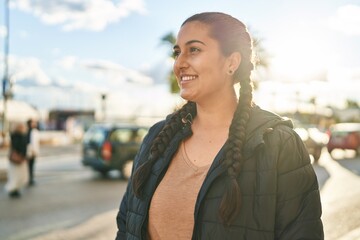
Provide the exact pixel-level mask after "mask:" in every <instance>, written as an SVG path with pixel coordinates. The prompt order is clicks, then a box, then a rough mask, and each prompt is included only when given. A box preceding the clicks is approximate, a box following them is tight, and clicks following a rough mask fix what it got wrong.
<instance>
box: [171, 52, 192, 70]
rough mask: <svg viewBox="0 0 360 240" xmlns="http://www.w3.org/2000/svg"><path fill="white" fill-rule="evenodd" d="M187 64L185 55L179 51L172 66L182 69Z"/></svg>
mask: <svg viewBox="0 0 360 240" xmlns="http://www.w3.org/2000/svg"><path fill="white" fill-rule="evenodd" d="M188 66H189V64H188V61H187V57H186V55H185V54H183V53H180V54H179V55H178V56H177V57H176V59H175V63H174V67H175V68H178V69H182V68H186V67H188Z"/></svg>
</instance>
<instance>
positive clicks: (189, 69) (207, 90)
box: [174, 21, 234, 103]
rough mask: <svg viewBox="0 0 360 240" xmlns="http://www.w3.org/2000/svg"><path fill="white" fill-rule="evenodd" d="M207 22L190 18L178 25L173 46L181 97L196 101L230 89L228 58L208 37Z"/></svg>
mask: <svg viewBox="0 0 360 240" xmlns="http://www.w3.org/2000/svg"><path fill="white" fill-rule="evenodd" d="M209 31H210V28H209V26H208V25H206V24H203V23H200V22H197V21H194V22H188V23H186V24H185V25H184V26H183V27H181V29H180V31H179V33H178V36H177V42H176V44H175V46H174V56H175V63H174V73H175V75H176V78H177V81H178V84H179V86H180V95H181V97H182V98H184V99H186V100H189V101H194V102H197V103H199V102H200V101H204V100H205V101H207V100H210V99H211V98H212V99H216V98H220V99H221V97H224V94H230V92H229V91H232V92H233V91H234V90H233V82H232V79H231V76H230V75H229V74H228V72H229V60H228V59H227V58H226V57H225V56H223V54H222V52H221V50H220V45H219V43H218V42H217V41H216V40H215V39H213V38H211V37H210V36H209Z"/></svg>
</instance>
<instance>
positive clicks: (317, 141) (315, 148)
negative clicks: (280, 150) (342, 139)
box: [294, 124, 329, 162]
mask: <svg viewBox="0 0 360 240" xmlns="http://www.w3.org/2000/svg"><path fill="white" fill-rule="evenodd" d="M295 126H296V127H295V128H294V130H295V132H297V134H298V135H299V136H300V138H301V140H302V141H303V142H304V144H305V146H306V149H307V150H308V152H309V154H310V155H312V156H313V158H314V162H317V161H318V160H319V159H320V156H321V151H322V149H323V148H324V147H325V146H326V144H327V143H328V141H329V137H328V135H327V134H326V133H324V132H322V131H320V130H319V128H317V127H315V126H313V125H300V124H295Z"/></svg>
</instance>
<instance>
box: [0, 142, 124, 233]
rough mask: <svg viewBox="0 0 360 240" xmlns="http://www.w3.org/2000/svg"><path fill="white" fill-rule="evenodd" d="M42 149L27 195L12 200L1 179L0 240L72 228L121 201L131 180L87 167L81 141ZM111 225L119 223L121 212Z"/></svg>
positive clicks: (114, 206)
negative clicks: (74, 144) (81, 151)
mask: <svg viewBox="0 0 360 240" xmlns="http://www.w3.org/2000/svg"><path fill="white" fill-rule="evenodd" d="M42 152H43V153H42V156H41V157H40V158H39V160H38V161H37V162H36V186H34V187H31V188H26V189H25V191H24V192H23V196H22V198H21V199H14V200H12V199H9V198H8V196H7V194H6V193H5V191H4V184H5V182H4V181H2V182H0V188H1V192H0V239H9V240H11V239H19V240H20V239H24V240H25V239H33V237H35V236H40V235H44V234H46V233H47V232H51V231H54V230H56V229H66V228H71V227H74V226H77V225H78V224H80V223H82V222H84V221H87V220H89V219H91V218H92V217H94V216H96V215H97V214H101V213H105V212H108V211H111V210H114V209H116V208H117V207H118V205H119V203H120V200H121V197H122V194H123V192H124V190H125V187H126V183H125V182H124V181H120V180H119V179H118V177H117V176H112V177H111V176H110V177H109V178H106V179H104V178H103V177H101V176H100V175H98V174H96V173H94V172H93V171H92V170H91V169H89V168H86V167H83V166H82V164H81V162H80V146H79V145H76V146H73V147H68V148H63V149H60V150H59V149H58V148H53V149H44V150H43V151H42ZM51 152H52V153H53V154H51ZM107 225H108V227H109V228H112V229H114V228H115V227H116V222H115V216H113V217H112V221H111V222H108V223H107ZM87 230H88V231H91V229H87ZM102 230H104V229H102ZM74 239H78V238H74Z"/></svg>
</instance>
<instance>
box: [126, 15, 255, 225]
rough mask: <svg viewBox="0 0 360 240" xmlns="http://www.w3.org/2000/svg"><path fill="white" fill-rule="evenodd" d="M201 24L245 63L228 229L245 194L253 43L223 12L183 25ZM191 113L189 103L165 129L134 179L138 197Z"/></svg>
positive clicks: (229, 147)
mask: <svg viewBox="0 0 360 240" xmlns="http://www.w3.org/2000/svg"><path fill="white" fill-rule="evenodd" d="M192 21H198V22H201V23H204V24H207V25H209V26H210V37H212V38H213V39H215V40H217V41H218V42H219V44H220V48H221V51H222V53H223V55H224V56H230V55H231V54H232V53H233V52H240V54H241V63H240V66H239V67H238V69H237V70H236V71H235V73H234V75H233V81H234V83H240V93H239V101H238V105H237V107H236V110H235V113H234V116H233V119H232V122H231V125H230V129H229V136H228V139H227V141H226V143H225V145H224V150H225V156H224V158H223V159H222V162H221V164H222V165H223V166H225V168H226V169H227V177H226V186H225V188H226V190H225V193H224V195H223V197H222V200H221V203H220V207H219V215H220V218H221V219H222V220H223V223H224V224H225V225H230V224H231V223H232V222H233V221H234V220H235V218H236V216H237V215H238V214H239V212H240V207H241V190H240V185H239V182H238V180H237V179H238V176H239V175H240V172H241V167H242V164H243V161H244V157H243V155H242V149H243V146H244V145H245V140H246V135H245V130H246V126H247V123H248V120H249V117H250V110H251V108H252V84H251V78H250V74H251V71H252V70H253V69H254V64H253V62H252V57H253V56H252V40H251V37H250V35H249V33H248V31H247V28H246V26H245V25H244V24H243V23H242V22H240V21H239V20H238V19H236V18H234V17H232V16H230V15H227V14H224V13H219V12H204V13H199V14H195V15H193V16H191V17H190V18H188V19H187V20H185V22H184V23H183V24H182V26H184V25H185V24H186V23H188V22H192ZM188 113H190V114H191V115H192V116H193V117H195V115H196V105H195V103H194V102H190V101H189V102H187V103H186V104H185V105H184V106H183V107H182V108H181V109H179V110H177V111H176V112H175V113H174V114H173V115H172V117H171V119H170V121H168V123H167V124H166V125H165V126H164V128H163V129H162V131H161V132H160V133H159V134H158V136H157V137H156V138H155V140H154V141H153V143H152V146H151V149H150V154H149V159H148V161H146V162H145V163H144V164H142V165H141V166H140V167H139V168H138V169H137V171H136V172H135V173H134V176H133V190H134V193H135V195H136V196H138V197H141V193H142V190H143V187H144V185H145V183H146V180H147V179H148V177H149V175H150V171H151V167H152V166H153V164H154V162H155V161H156V160H157V159H158V158H159V157H160V156H161V154H163V153H164V152H165V150H166V148H167V147H168V144H169V142H170V140H171V139H172V138H173V137H174V135H175V134H176V133H177V132H178V131H179V130H180V129H181V128H182V127H183V123H182V121H181V119H182V118H184V117H185V116H186V115H187V114H188Z"/></svg>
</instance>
